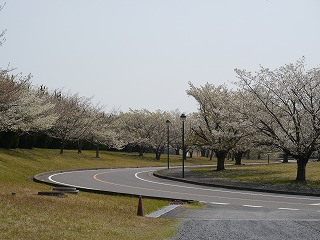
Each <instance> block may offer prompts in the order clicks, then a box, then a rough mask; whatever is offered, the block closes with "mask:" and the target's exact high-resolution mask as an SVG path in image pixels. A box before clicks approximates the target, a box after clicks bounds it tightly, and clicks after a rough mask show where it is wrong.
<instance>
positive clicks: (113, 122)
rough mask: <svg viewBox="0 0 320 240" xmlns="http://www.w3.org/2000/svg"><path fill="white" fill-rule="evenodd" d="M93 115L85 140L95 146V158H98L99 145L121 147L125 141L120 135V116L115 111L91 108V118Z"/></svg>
mask: <svg viewBox="0 0 320 240" xmlns="http://www.w3.org/2000/svg"><path fill="white" fill-rule="evenodd" d="M93 116H94V118H93V121H92V122H91V126H90V128H89V132H88V134H87V141H89V142H91V143H93V144H94V145H95V146H96V158H99V145H104V146H107V147H112V148H116V149H122V148H123V147H124V146H125V144H126V142H125V141H124V139H123V137H122V132H121V130H120V129H121V126H120V125H119V124H120V123H121V122H120V121H119V119H120V116H119V114H117V112H116V111H112V112H110V113H105V112H99V111H98V112H97V111H96V109H93V111H92V114H91V118H92V117H93Z"/></svg>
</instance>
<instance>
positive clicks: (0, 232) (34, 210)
mask: <svg viewBox="0 0 320 240" xmlns="http://www.w3.org/2000/svg"><path fill="white" fill-rule="evenodd" d="M154 158H155V156H154V154H145V155H144V156H142V157H141V156H138V154H137V153H123V152H107V151H101V153H100V158H98V159H97V158H95V152H94V151H82V153H81V154H78V153H77V151H75V150H66V151H65V153H64V154H63V155H61V154H60V153H59V150H57V149H32V150H25V149H14V150H5V149H0V183H1V184H0V239H50V240H51V239H59V240H60V239H112V240H114V239H119V240H121V239H126V240H127V239H165V238H169V237H171V236H172V235H173V234H174V232H175V225H176V221H175V220H170V219H151V218H144V217H138V216H136V214H137V206H138V199H137V198H132V197H121V196H109V195H99V194H92V193H84V192H81V193H79V195H68V197H66V198H57V197H47V196H39V195H37V192H38V191H43V190H51V189H52V187H50V186H48V185H45V184H40V183H35V182H33V181H32V177H33V176H34V175H35V174H38V173H42V172H48V171H55V170H70V169H82V168H110V167H138V166H139V167H143V166H166V164H167V155H162V157H161V159H160V161H156V160H155V159H154ZM208 163H213V162H212V161H208V159H206V158H201V157H194V158H193V159H187V161H186V164H208ZM170 165H181V156H175V155H170ZM12 192H16V195H15V196H13V195H12ZM167 204H168V201H164V200H154V199H143V207H144V213H145V214H147V213H150V212H152V211H155V210H157V209H160V208H162V207H164V206H166V205H167Z"/></svg>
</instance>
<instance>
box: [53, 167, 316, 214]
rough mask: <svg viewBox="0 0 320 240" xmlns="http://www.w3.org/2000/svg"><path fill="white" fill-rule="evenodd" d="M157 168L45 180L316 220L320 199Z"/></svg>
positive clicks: (72, 174) (77, 173)
mask: <svg viewBox="0 0 320 240" xmlns="http://www.w3.org/2000/svg"><path fill="white" fill-rule="evenodd" d="M158 169H160V168H156V167H150V168H122V169H97V170H81V171H70V172H62V173H56V174H52V175H48V176H47V179H48V181H50V182H52V183H55V184H61V185H66V186H73V187H77V188H80V189H90V190H99V191H106V192H115V193H124V194H130V195H142V196H148V197H159V198H169V199H181V200H194V201H200V202H205V203H208V204H211V205H217V206H238V207H242V208H247V209H249V208H250V209H263V208H264V209H269V210H270V209H272V210H277V211H286V212H295V214H297V213H299V214H302V215H305V216H304V217H310V216H312V218H316V219H319V217H320V197H308V196H295V195H284V194H270V193H259V192H250V191H240V190H229V189H228V190H227V189H222V188H214V187H204V186H199V185H194V184H188V183H182V182H174V181H171V180H166V179H159V178H156V177H154V176H153V172H154V171H156V170H158Z"/></svg>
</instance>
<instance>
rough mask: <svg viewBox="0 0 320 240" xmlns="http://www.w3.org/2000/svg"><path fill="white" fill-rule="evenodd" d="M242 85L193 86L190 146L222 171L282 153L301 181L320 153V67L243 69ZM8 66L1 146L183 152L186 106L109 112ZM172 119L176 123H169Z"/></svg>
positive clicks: (2, 81)
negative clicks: (231, 162) (228, 163)
mask: <svg viewBox="0 0 320 240" xmlns="http://www.w3.org/2000/svg"><path fill="white" fill-rule="evenodd" d="M235 72H236V74H237V76H238V78H239V81H237V82H236V83H235V84H236V85H237V89H236V90H230V89H228V88H227V87H226V86H225V85H219V86H215V85H213V84H210V83H207V84H205V85H204V86H195V85H193V84H192V83H189V89H188V90H187V94H188V95H189V96H192V97H193V98H194V99H195V100H196V101H197V103H198V106H199V109H198V111H197V112H194V113H189V114H188V115H187V120H186V122H185V147H186V148H185V151H186V152H188V155H189V156H190V157H192V154H193V152H194V151H195V150H197V151H201V152H202V153H203V155H205V154H204V152H208V151H210V152H211V153H212V154H211V157H212V156H213V154H214V155H215V156H216V157H217V159H218V164H217V170H223V169H224V167H225V165H224V161H225V159H226V157H227V155H228V154H230V153H232V155H233V156H234V158H235V161H236V164H241V159H242V157H243V156H244V155H245V154H248V153H249V152H250V151H253V150H254V151H256V152H271V151H279V150H280V151H281V152H282V153H283V154H284V156H286V157H289V156H290V157H293V158H294V159H296V160H297V177H296V180H298V181H305V179H306V176H305V174H306V165H307V163H308V161H309V159H310V156H311V154H312V153H314V152H315V151H318V150H319V139H320V138H319V136H320V69H319V68H314V69H311V70H305V61H304V58H302V59H300V60H299V61H297V62H296V63H294V64H288V65H285V66H282V67H280V68H278V69H275V70H270V69H268V68H263V67H261V69H260V70H259V71H258V72H256V73H254V74H253V73H250V72H248V71H245V70H239V69H235ZM10 73H11V71H10V70H4V69H2V70H0V147H2V148H15V147H21V148H33V147H39V148H59V149H60V153H61V154H63V151H64V149H65V148H72V149H77V151H78V152H79V153H81V150H82V149H92V148H94V149H96V157H99V150H100V148H101V147H102V148H104V149H110V148H111V149H124V148H125V149H126V150H130V149H134V150H136V151H139V153H140V155H143V153H144V152H145V151H147V150H148V151H152V152H154V154H155V159H157V160H159V159H160V156H161V154H162V153H163V152H164V150H165V148H166V144H167V128H168V127H169V128H170V137H169V143H170V148H171V150H173V151H175V152H176V154H179V152H180V151H181V149H182V139H181V134H182V133H181V121H180V115H181V112H180V111H179V110H175V111H162V110H157V111H153V112H152V111H149V110H147V109H141V110H136V109H130V110H129V111H128V112H121V111H115V110H112V111H109V112H106V111H105V109H104V108H103V107H102V106H99V105H95V104H93V103H92V99H91V98H87V97H82V96H79V94H73V93H70V92H63V91H61V90H59V89H55V90H51V91H50V90H49V89H47V88H46V87H45V86H43V85H42V86H33V85H32V84H31V75H28V76H23V75H22V74H17V75H12V74H10ZM166 120H169V121H170V123H171V124H170V125H169V126H168V125H167V124H166Z"/></svg>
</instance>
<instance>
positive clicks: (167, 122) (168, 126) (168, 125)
mask: <svg viewBox="0 0 320 240" xmlns="http://www.w3.org/2000/svg"><path fill="white" fill-rule="evenodd" d="M166 124H167V151H168V169H169V128H170V125H171V122H170V120H167V121H166Z"/></svg>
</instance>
